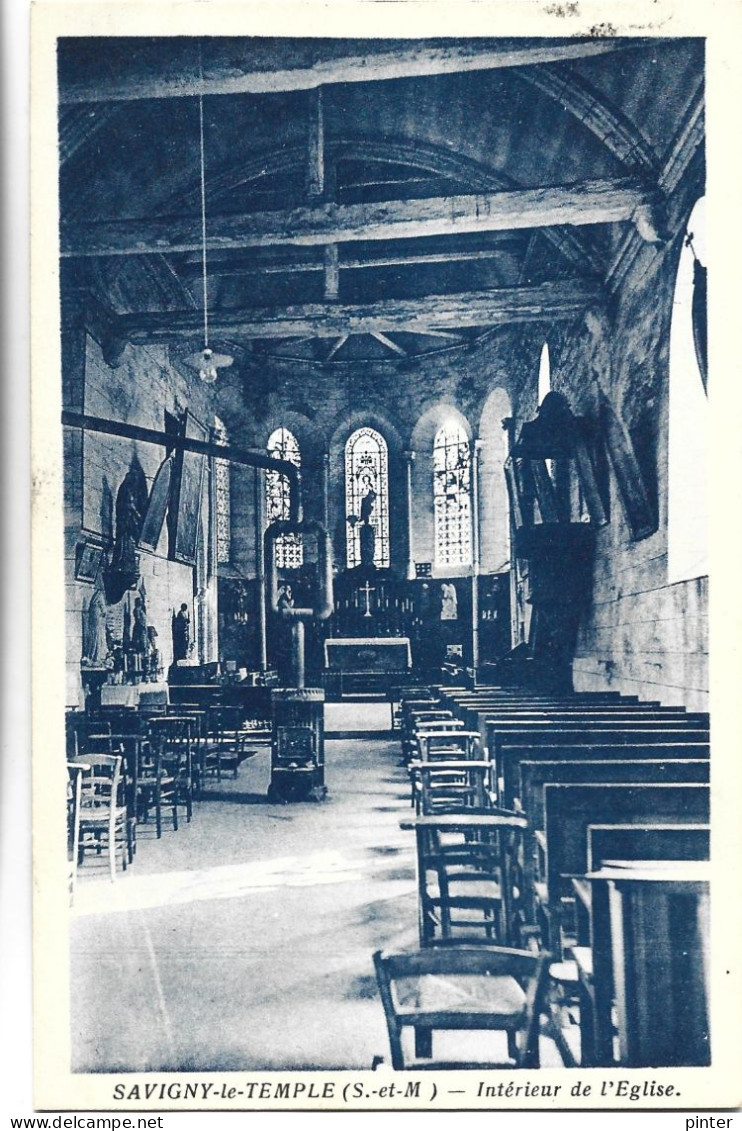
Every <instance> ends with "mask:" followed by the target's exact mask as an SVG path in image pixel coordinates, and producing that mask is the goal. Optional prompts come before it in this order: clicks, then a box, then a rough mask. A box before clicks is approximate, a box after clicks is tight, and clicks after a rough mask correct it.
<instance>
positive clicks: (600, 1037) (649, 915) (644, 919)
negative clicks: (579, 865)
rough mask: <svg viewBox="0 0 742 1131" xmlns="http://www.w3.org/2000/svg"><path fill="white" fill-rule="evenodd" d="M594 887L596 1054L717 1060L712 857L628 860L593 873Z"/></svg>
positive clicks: (599, 1059) (632, 1063) (681, 1061)
mask: <svg viewBox="0 0 742 1131" xmlns="http://www.w3.org/2000/svg"><path fill="white" fill-rule="evenodd" d="M585 879H586V881H587V882H588V883H589V884H590V887H591V889H592V900H591V903H592V916H591V919H592V954H593V984H594V992H595V1005H594V1018H595V1021H594V1024H595V1047H594V1058H593V1059H594V1062H596V1063H599V1064H611V1063H614V1062H615V1058H614V1055H613V1032H612V1025H611V1021H610V1014H611V1005H612V1002H613V1000H615V1006H616V1014H617V1019H618V1044H619V1049H618V1058H617V1061H618V1063H619V1064H622V1065H627V1066H629V1067H634V1068H642V1067H654V1066H656V1065H661V1066H663V1067H664V1066H668V1067H669V1066H676V1065H693V1066H705V1065H708V1064H709V1063H710V1059H711V1048H710V1039H709V1022H708V997H709V994H708V975H709V965H710V958H709V923H708V918H709V864H708V862H705V861H704V862H689V861H677V860H671V861H656V860H649V861H631V862H629V861H624V862H622V866H620V867H613V868H611V867H608V866H604V867H603V868H601V869H600V870H598V871H597V872H589V873H587V875H586V876H585Z"/></svg>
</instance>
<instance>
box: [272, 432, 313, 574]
mask: <svg viewBox="0 0 742 1131" xmlns="http://www.w3.org/2000/svg"><path fill="white" fill-rule="evenodd" d="M268 455H271V456H274V457H275V458H276V459H283V460H286V461H287V463H293V465H294V467H301V452H300V451H299V443H298V441H297V439H296V436H295V435H294V434H293V432H289V430H288V428H276V430H275V432H273V433H272V435H271V436H270V438H269V440H268ZM265 513H266V518H267V521H268V523H269V524H270V523H271V522H275V521H276V520H277V519H287V518H288V517H289V481H288V479H287V478H286V476H285V475H281V474H280V473H279V472H278V471H267V472H266V474H265ZM303 561H304V547H303V546H302V541H301V538H300V537H299V535H297V534H284V535H282V536H281V537H280V538H279V539H278V540H277V542H276V565H277V566H278V567H279V568H282V569H298V568H299V566H301V565H302V563H303Z"/></svg>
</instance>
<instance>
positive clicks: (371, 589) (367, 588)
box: [361, 582, 376, 617]
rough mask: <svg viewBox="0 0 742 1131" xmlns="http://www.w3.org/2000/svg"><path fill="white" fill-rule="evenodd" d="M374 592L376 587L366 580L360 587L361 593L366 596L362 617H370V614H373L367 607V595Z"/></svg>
mask: <svg viewBox="0 0 742 1131" xmlns="http://www.w3.org/2000/svg"><path fill="white" fill-rule="evenodd" d="M375 592H376V589H375V588H374V586H373V585H369V583H368V582H366V584H365V585H364V586H363V588H362V589H361V593H363V594H364V596H365V598H366V611H365V612H364V614H363V615H364V617H370V616H373V614H372V612H371V609H370V608H369V604H368V599H369V597H370V596H371V594H372V593H375Z"/></svg>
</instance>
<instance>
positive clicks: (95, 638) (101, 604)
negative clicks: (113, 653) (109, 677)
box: [86, 586, 110, 666]
mask: <svg viewBox="0 0 742 1131" xmlns="http://www.w3.org/2000/svg"><path fill="white" fill-rule="evenodd" d="M107 612H108V605H107V604H106V598H105V594H104V592H103V590H102V588H100V586H96V588H95V589H94V590H93V596H92V597H91V598H90V604H89V605H88V613H87V647H86V651H87V657H86V658H87V659H88V660H89V661H90V663H91V664H92V665H95V666H98V665H100V666H103V664H104V663H105V660H106V656H107V655H108V653H109V650H110V649H109V642H108V629H107V627H106V613H107Z"/></svg>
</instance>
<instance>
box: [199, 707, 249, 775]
mask: <svg viewBox="0 0 742 1131" xmlns="http://www.w3.org/2000/svg"><path fill="white" fill-rule="evenodd" d="M211 719H212V721H211V732H210V737H209V741H210V744H211V746H212V748H213V750H214V753H215V758H216V765H217V780H218V781H221V775H222V770H227V769H228V770H231V771H232V774H233V776H234V777H237V771H238V770H239V767H240V763H241V762H243V761H244V760H245V758H247V757H249V756H250V755H249V754H248V751H247V749H246V744H247V742H248V740H249V732H248V731H246V730H245V729H244V726H243V721H244V720H243V715H242V711H241V710H240V708H239V707H219V708H218V709H217V710H216V711H212V716H211Z"/></svg>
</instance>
